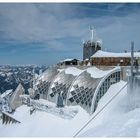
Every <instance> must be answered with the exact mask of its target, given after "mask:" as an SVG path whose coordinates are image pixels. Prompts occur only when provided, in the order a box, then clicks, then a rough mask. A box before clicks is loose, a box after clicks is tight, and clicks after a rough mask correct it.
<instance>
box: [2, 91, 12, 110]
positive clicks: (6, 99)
mask: <svg viewBox="0 0 140 140" xmlns="http://www.w3.org/2000/svg"><path fill="white" fill-rule="evenodd" d="M12 94H13V90H12V89H10V90H6V91H5V92H4V93H3V94H1V95H0V112H1V111H11V109H10V107H9V101H10V97H11V95H12Z"/></svg>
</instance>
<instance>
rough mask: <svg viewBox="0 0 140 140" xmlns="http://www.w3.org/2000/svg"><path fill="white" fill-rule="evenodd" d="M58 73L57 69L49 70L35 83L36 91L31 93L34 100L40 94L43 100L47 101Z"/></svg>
mask: <svg viewBox="0 0 140 140" xmlns="http://www.w3.org/2000/svg"><path fill="white" fill-rule="evenodd" d="M58 73H59V71H58V69H57V68H56V67H51V68H48V69H47V70H46V71H45V72H44V73H42V74H41V75H40V76H39V77H38V79H37V80H36V82H35V87H34V90H35V91H33V90H32V91H31V93H32V98H34V97H35V96H36V95H37V94H40V97H41V98H43V99H47V95H48V90H49V86H50V84H51V82H52V80H53V79H54V77H55V76H56V75H57V74H58Z"/></svg>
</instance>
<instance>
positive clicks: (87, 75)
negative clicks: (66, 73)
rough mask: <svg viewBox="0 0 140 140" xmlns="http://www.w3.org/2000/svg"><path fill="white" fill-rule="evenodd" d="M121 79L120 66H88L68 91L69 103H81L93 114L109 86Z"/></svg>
mask: <svg viewBox="0 0 140 140" xmlns="http://www.w3.org/2000/svg"><path fill="white" fill-rule="evenodd" d="M119 81H120V68H119V67H116V68H113V69H110V70H100V69H98V68H96V67H90V68H87V69H86V70H85V71H84V72H82V73H81V74H80V75H79V76H77V78H76V79H75V80H74V82H73V83H72V85H71V87H70V88H69V92H68V99H67V100H68V101H67V104H68V105H80V106H81V107H83V108H84V109H85V110H86V111H87V112H88V113H90V114H92V113H93V112H94V111H95V110H96V107H97V105H98V101H99V100H100V98H101V97H102V96H103V95H104V94H105V93H106V92H107V90H108V89H109V87H110V86H111V85H112V84H114V83H117V82H119Z"/></svg>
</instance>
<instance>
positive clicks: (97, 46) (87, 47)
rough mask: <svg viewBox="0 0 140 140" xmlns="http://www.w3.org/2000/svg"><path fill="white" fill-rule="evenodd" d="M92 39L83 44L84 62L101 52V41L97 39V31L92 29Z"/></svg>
mask: <svg viewBox="0 0 140 140" xmlns="http://www.w3.org/2000/svg"><path fill="white" fill-rule="evenodd" d="M90 30H91V39H90V40H88V41H84V42H83V60H85V59H89V58H90V57H91V56H92V55H93V54H94V53H96V52H97V51H98V50H101V44H102V43H101V40H100V39H98V38H97V36H96V31H95V29H94V28H91V29H90Z"/></svg>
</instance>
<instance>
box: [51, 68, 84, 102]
mask: <svg viewBox="0 0 140 140" xmlns="http://www.w3.org/2000/svg"><path fill="white" fill-rule="evenodd" d="M81 72H83V71H82V70H80V69H78V68H75V67H68V68H66V69H64V70H62V71H61V72H60V73H59V74H58V75H57V76H56V77H55V79H54V80H53V82H52V84H51V86H50V89H49V93H48V100H50V101H53V102H55V101H56V98H57V95H58V94H59V93H62V97H63V99H64V101H66V98H67V92H68V89H69V87H70V85H71V84H72V82H73V80H74V79H75V77H76V76H77V75H79V74H80V73H81Z"/></svg>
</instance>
